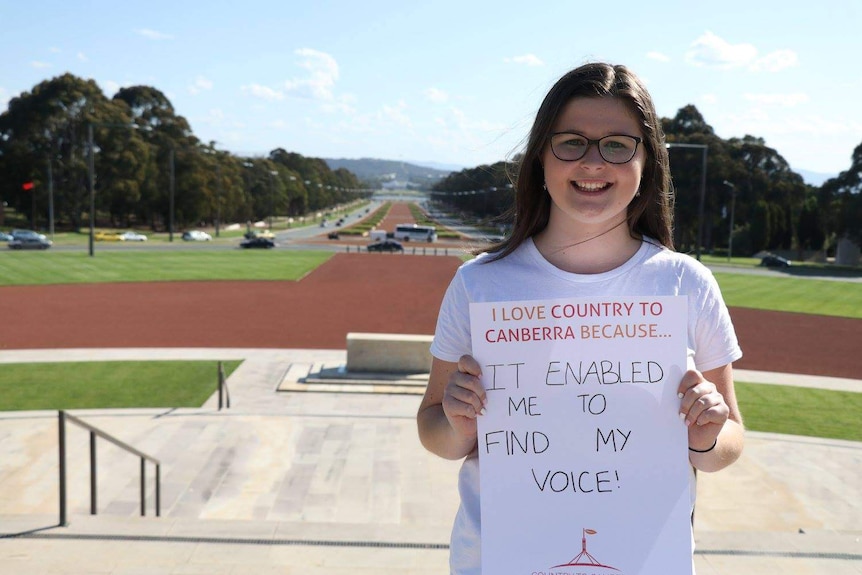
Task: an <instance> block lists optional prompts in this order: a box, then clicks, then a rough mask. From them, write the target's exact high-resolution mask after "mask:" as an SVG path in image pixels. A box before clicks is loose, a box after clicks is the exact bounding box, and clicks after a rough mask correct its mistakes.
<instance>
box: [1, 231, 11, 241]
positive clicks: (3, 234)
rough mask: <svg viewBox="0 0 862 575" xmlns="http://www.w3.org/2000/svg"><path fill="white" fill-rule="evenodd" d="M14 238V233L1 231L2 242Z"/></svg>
mask: <svg viewBox="0 0 862 575" xmlns="http://www.w3.org/2000/svg"><path fill="white" fill-rule="evenodd" d="M11 239H12V234H7V233H6V232H0V242H8V241H9V240H11Z"/></svg>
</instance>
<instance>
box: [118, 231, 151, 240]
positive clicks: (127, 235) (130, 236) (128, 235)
mask: <svg viewBox="0 0 862 575" xmlns="http://www.w3.org/2000/svg"><path fill="white" fill-rule="evenodd" d="M120 235H121V236H122V237H123V240H125V241H127V242H145V241H147V236H145V235H144V234H139V233H138V232H133V231H128V232H123V233H122V234H120Z"/></svg>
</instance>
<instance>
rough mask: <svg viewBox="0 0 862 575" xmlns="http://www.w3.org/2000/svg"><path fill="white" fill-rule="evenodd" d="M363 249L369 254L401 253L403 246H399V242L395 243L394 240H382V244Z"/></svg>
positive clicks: (369, 245) (370, 245)
mask: <svg viewBox="0 0 862 575" xmlns="http://www.w3.org/2000/svg"><path fill="white" fill-rule="evenodd" d="M365 249H367V250H368V251H369V252H403V251H404V246H402V245H401V242H396V241H395V240H383V241H382V242H375V243H373V244H368V247H367V248H365Z"/></svg>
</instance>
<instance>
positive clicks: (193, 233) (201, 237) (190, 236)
mask: <svg viewBox="0 0 862 575" xmlns="http://www.w3.org/2000/svg"><path fill="white" fill-rule="evenodd" d="M183 239H184V240H185V241H187V242H208V241H210V240H211V239H213V238H212V236H211V235H209V234H208V233H206V232H202V231H200V230H189V231H187V232H183Z"/></svg>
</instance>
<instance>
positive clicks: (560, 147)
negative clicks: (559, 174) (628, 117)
mask: <svg viewBox="0 0 862 575" xmlns="http://www.w3.org/2000/svg"><path fill="white" fill-rule="evenodd" d="M638 142H639V139H638V138H635V137H634V136H625V135H610V136H605V137H603V138H599V139H598V140H591V139H589V138H587V137H586V136H582V135H580V134H575V133H569V132H565V133H560V134H554V135H553V136H552V137H551V150H552V151H553V152H554V155H555V156H557V158H559V159H561V160H563V161H567V162H573V161H575V160H580V159H581V158H583V157H584V156H585V155H586V154H587V150H589V148H590V145H591V144H596V145H597V146H598V148H599V154H601V156H602V158H603V159H604V160H605V161H606V162H609V163H611V164H625V163H626V162H628V161H630V160H631V159H632V158H634V156H635V151H636V150H637V145H638Z"/></svg>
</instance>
